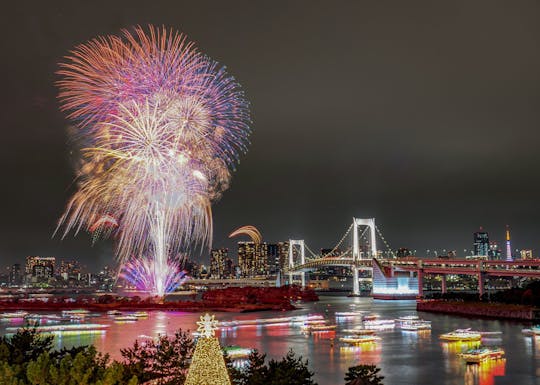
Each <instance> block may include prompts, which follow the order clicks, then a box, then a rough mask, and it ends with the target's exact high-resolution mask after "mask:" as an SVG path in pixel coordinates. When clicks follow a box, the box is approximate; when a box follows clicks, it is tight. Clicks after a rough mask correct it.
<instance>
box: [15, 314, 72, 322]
mask: <svg viewBox="0 0 540 385" xmlns="http://www.w3.org/2000/svg"><path fill="white" fill-rule="evenodd" d="M24 319H26V320H45V321H61V320H62V319H64V317H62V316H60V315H58V314H27V315H26V316H25V317H24Z"/></svg>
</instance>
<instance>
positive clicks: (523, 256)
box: [520, 249, 533, 259]
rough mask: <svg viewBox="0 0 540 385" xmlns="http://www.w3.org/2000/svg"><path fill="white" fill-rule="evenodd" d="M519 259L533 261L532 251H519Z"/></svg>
mask: <svg viewBox="0 0 540 385" xmlns="http://www.w3.org/2000/svg"><path fill="white" fill-rule="evenodd" d="M520 254H521V259H533V251H532V250H531V249H524V250H521V251H520Z"/></svg>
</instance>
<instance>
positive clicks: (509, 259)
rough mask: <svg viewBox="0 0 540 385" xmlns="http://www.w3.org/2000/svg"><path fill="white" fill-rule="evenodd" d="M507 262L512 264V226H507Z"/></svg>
mask: <svg viewBox="0 0 540 385" xmlns="http://www.w3.org/2000/svg"><path fill="white" fill-rule="evenodd" d="M506 260H507V261H509V262H511V261H512V260H513V258H512V247H511V245H510V226H508V225H506Z"/></svg>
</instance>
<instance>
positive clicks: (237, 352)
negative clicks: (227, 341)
mask: <svg viewBox="0 0 540 385" xmlns="http://www.w3.org/2000/svg"><path fill="white" fill-rule="evenodd" d="M223 350H224V351H225V352H226V353H227V355H228V356H229V358H230V359H232V360H238V359H247V358H248V357H249V355H250V354H251V352H252V351H253V349H249V348H242V347H240V346H238V345H231V346H227V347H225V348H223Z"/></svg>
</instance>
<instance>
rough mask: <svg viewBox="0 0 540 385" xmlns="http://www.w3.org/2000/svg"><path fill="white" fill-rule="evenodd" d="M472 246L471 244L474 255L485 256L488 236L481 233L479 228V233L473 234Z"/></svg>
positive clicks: (487, 248) (481, 230) (485, 233)
mask: <svg viewBox="0 0 540 385" xmlns="http://www.w3.org/2000/svg"><path fill="white" fill-rule="evenodd" d="M473 238H474V244H473V252H474V255H481V256H486V257H487V255H488V252H489V236H488V233H487V232H485V231H483V229H482V227H480V231H477V232H476V233H474V236H473Z"/></svg>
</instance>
